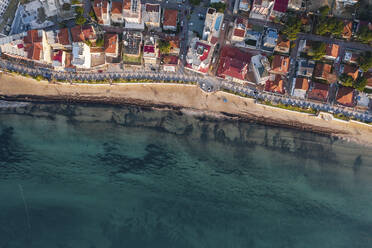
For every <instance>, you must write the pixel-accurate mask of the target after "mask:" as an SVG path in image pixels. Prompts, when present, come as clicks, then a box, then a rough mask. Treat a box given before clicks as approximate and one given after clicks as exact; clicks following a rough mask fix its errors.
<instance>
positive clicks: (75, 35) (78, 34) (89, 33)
mask: <svg viewBox="0 0 372 248" xmlns="http://www.w3.org/2000/svg"><path fill="white" fill-rule="evenodd" d="M71 36H72V41H73V42H84V41H86V40H95V39H96V38H97V37H96V33H95V31H94V29H93V27H92V26H84V27H82V26H80V25H77V26H75V27H73V28H71Z"/></svg>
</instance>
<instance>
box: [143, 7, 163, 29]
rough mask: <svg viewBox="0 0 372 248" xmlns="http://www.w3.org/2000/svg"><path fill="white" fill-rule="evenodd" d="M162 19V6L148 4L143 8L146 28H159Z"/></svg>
mask: <svg viewBox="0 0 372 248" xmlns="http://www.w3.org/2000/svg"><path fill="white" fill-rule="evenodd" d="M160 17H161V7H160V4H151V3H146V4H144V5H143V7H142V18H143V22H144V23H145V25H146V27H148V28H159V27H160Z"/></svg>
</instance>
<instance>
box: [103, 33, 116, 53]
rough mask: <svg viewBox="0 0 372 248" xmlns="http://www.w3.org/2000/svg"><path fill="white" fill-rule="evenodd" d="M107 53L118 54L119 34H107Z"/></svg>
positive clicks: (105, 37) (105, 36)
mask: <svg viewBox="0 0 372 248" xmlns="http://www.w3.org/2000/svg"><path fill="white" fill-rule="evenodd" d="M104 39H105V45H104V47H105V53H116V49H117V43H118V35H117V34H107V33H106V34H105V35H104Z"/></svg>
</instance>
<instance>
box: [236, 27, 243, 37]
mask: <svg viewBox="0 0 372 248" xmlns="http://www.w3.org/2000/svg"><path fill="white" fill-rule="evenodd" d="M234 36H238V37H244V36H245V30H244V29H240V28H236V29H234Z"/></svg>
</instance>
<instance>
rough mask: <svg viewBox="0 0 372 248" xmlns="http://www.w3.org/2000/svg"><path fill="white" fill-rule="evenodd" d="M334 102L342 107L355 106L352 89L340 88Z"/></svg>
mask: <svg viewBox="0 0 372 248" xmlns="http://www.w3.org/2000/svg"><path fill="white" fill-rule="evenodd" d="M336 101H337V102H338V103H339V104H342V105H344V106H348V107H353V106H354V105H355V103H354V89H353V88H350V87H343V86H341V87H340V88H339V89H338V91H337V96H336Z"/></svg>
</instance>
